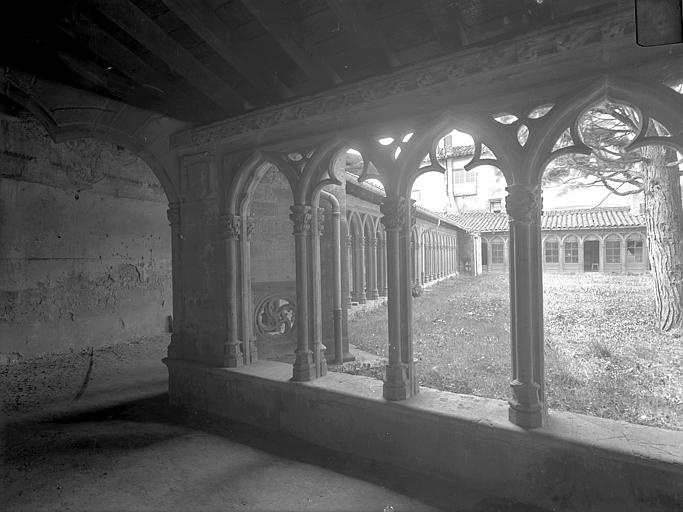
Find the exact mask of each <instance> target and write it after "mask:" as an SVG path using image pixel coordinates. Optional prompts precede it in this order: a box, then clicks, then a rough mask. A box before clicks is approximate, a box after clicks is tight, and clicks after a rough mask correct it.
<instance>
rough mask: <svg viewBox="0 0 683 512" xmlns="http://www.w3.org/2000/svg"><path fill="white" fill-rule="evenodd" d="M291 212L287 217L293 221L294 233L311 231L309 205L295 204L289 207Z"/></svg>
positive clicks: (299, 233)
mask: <svg viewBox="0 0 683 512" xmlns="http://www.w3.org/2000/svg"><path fill="white" fill-rule="evenodd" d="M290 210H291V211H292V213H291V214H290V215H289V218H290V219H291V220H292V222H293V223H294V234H295V235H309V234H310V233H311V218H312V215H311V207H310V206H307V205H302V204H296V205H294V206H292V207H290Z"/></svg>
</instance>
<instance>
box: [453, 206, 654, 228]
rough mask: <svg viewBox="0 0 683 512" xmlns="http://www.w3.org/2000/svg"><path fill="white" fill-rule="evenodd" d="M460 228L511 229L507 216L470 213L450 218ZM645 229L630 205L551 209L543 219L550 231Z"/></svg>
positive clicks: (502, 214)
mask: <svg viewBox="0 0 683 512" xmlns="http://www.w3.org/2000/svg"><path fill="white" fill-rule="evenodd" d="M447 217H448V218H449V219H451V220H452V221H453V222H454V223H455V224H456V225H457V226H459V227H461V228H463V229H464V230H466V231H470V232H480V233H498V232H502V231H507V230H508V216H507V214H506V213H490V212H482V211H477V212H466V213H460V214H449V215H447ZM643 226H645V218H644V216H643V215H632V214H631V209H630V208H629V207H626V206H615V207H605V208H585V209H578V210H547V211H544V212H543V217H541V229H543V230H549V231H553V230H554V231H559V230H571V229H601V228H628V227H643Z"/></svg>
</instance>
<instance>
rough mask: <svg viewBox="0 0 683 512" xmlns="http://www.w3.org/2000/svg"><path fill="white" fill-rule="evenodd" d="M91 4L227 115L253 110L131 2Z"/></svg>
mask: <svg viewBox="0 0 683 512" xmlns="http://www.w3.org/2000/svg"><path fill="white" fill-rule="evenodd" d="M92 3H93V5H95V7H96V8H97V9H98V10H99V11H100V12H101V13H102V14H103V15H105V16H106V17H107V18H109V19H110V20H111V21H112V22H114V23H115V24H116V25H118V26H119V27H120V28H121V29H123V30H125V31H126V32H127V33H128V34H129V35H130V36H131V37H132V38H133V39H135V40H136V41H138V42H139V43H140V44H142V45H143V46H145V47H146V48H147V49H149V50H150V51H151V52H152V53H154V54H155V55H156V56H157V57H159V58H160V59H161V60H163V61H164V62H165V63H166V64H167V65H168V66H169V67H170V68H171V69H173V70H174V71H175V72H176V73H178V74H179V75H180V76H182V77H183V78H184V79H185V80H186V81H187V82H189V83H190V84H192V85H193V86H194V87H195V88H196V89H197V90H199V91H201V92H202V93H203V94H205V95H206V96H208V97H209V98H210V99H211V100H213V101H214V102H215V103H216V104H218V105H219V106H221V107H223V108H224V109H225V110H226V111H227V112H229V113H231V114H239V113H242V112H244V111H245V110H247V109H250V108H252V105H251V104H250V103H249V102H248V101H247V100H246V99H245V98H243V97H242V96H240V95H239V94H238V93H237V92H236V91H235V90H234V89H233V88H232V87H231V86H230V85H229V84H228V83H226V82H225V81H224V80H222V79H221V78H219V77H218V76H216V75H215V74H214V73H213V71H211V70H210V69H208V68H206V67H205V66H204V64H202V63H201V62H200V61H199V60H197V59H196V58H195V57H194V56H193V55H192V54H191V53H190V52H189V51H188V50H187V49H185V48H184V47H183V46H182V45H181V44H179V43H178V42H177V41H176V40H174V39H173V38H172V37H170V36H169V35H168V34H167V33H166V32H165V31H164V30H163V29H162V28H161V27H160V26H159V25H157V24H156V23H155V22H154V21H153V20H151V19H150V18H149V17H148V16H147V15H146V14H145V13H144V12H142V11H141V10H140V9H138V8H137V7H136V6H135V5H133V4H132V3H131V2H129V1H126V0H122V1H116V2H112V1H110V0H92Z"/></svg>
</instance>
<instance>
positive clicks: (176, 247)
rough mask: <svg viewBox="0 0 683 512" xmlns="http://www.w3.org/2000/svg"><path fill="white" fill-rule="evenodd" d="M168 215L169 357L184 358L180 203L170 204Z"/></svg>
mask: <svg viewBox="0 0 683 512" xmlns="http://www.w3.org/2000/svg"><path fill="white" fill-rule="evenodd" d="M166 217H167V218H168V223H169V225H170V226H171V274H172V275H171V287H172V292H173V324H172V334H171V343H169V345H168V348H167V355H168V358H169V359H182V358H183V345H182V338H181V332H182V321H183V313H182V309H183V295H182V294H183V290H182V284H181V282H182V281H181V275H182V265H181V254H180V253H181V249H180V244H181V238H180V205H178V204H169V206H168V210H166Z"/></svg>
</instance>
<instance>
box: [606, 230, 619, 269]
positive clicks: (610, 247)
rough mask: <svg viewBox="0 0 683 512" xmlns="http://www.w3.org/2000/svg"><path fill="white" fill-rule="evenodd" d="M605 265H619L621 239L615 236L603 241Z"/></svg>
mask: <svg viewBox="0 0 683 512" xmlns="http://www.w3.org/2000/svg"><path fill="white" fill-rule="evenodd" d="M605 263H607V264H609V263H621V239H619V237H617V236H614V235H611V236H609V237H607V239H606V240H605Z"/></svg>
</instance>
